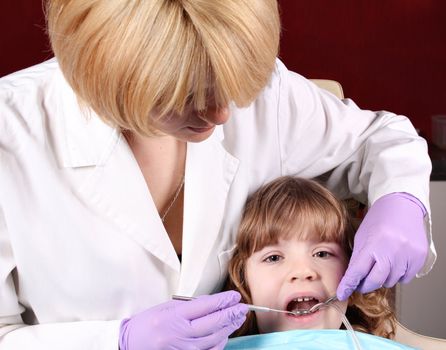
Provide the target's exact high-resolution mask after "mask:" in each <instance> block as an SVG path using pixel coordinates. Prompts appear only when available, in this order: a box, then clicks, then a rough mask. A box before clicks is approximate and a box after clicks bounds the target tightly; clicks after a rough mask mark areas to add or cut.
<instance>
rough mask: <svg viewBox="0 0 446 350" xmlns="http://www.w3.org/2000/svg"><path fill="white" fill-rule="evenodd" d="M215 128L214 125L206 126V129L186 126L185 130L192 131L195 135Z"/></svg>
mask: <svg viewBox="0 0 446 350" xmlns="http://www.w3.org/2000/svg"><path fill="white" fill-rule="evenodd" d="M214 127H215V125H210V126H206V127H193V126H188V127H187V128H188V129H189V130H192V131H193V132H195V133H197V134H202V133H205V132H208V131H210V130H212V129H213V128H214Z"/></svg>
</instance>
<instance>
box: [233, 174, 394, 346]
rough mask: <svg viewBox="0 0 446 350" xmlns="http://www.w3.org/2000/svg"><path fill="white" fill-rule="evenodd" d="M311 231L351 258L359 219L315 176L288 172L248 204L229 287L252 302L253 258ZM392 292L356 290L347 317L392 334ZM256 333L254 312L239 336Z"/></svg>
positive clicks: (362, 326) (366, 327) (355, 324)
mask: <svg viewBox="0 0 446 350" xmlns="http://www.w3.org/2000/svg"><path fill="white" fill-rule="evenodd" d="M296 228H300V229H298V230H296ZM308 234H311V235H314V234H317V235H318V237H319V238H320V239H321V240H322V241H330V242H336V243H338V244H339V245H340V246H341V247H343V249H344V252H345V254H346V256H348V257H350V256H351V253H352V247H353V238H354V234H355V223H354V219H353V218H352V217H351V216H350V215H349V213H348V210H347V207H346V206H345V205H344V203H342V202H341V201H339V200H338V199H337V198H336V197H335V196H334V195H333V194H332V193H331V192H330V191H329V190H327V189H326V188H325V187H323V186H322V185H320V184H318V183H317V182H315V181H313V180H308V179H302V178H294V177H290V176H285V177H281V178H278V179H276V180H274V181H272V182H270V183H269V184H267V185H265V186H263V187H261V188H260V189H258V190H257V191H256V192H255V193H253V194H252V195H251V196H250V197H249V198H248V200H247V202H246V205H245V209H244V212H243V216H242V220H241V223H240V227H239V231H238V235H237V241H236V249H235V251H234V255H233V257H232V259H231V261H230V262H229V280H228V285H227V289H236V290H238V291H239V292H240V294H241V295H242V301H243V302H246V303H248V304H251V303H252V300H251V295H250V290H249V286H248V284H247V281H246V279H245V269H246V261H247V260H248V258H249V257H250V256H251V255H252V254H253V253H254V252H256V251H259V250H261V249H262V248H264V247H265V246H267V245H270V244H275V243H277V242H278V241H279V239H290V238H299V239H303V240H305V239H308V238H310V237H308ZM389 296H390V291H389V290H387V289H385V288H381V289H379V290H377V291H375V292H372V293H368V294H366V295H361V294H359V293H354V294H353V295H352V297H351V298H350V299H349V306H348V308H347V317H348V318H349V321H350V322H351V323H352V325H353V327H354V328H355V329H357V330H361V331H363V332H367V333H372V334H375V335H379V336H382V337H386V338H391V337H393V336H394V333H395V315H394V312H393V311H392V309H391V307H390V303H389ZM256 333H258V330H257V326H256V320H255V315H254V314H252V313H250V314H249V315H248V317H247V320H246V321H245V323H244V324H243V326H242V327H241V328H240V329H239V330H238V331H237V332H236V333H235V335H247V334H256Z"/></svg>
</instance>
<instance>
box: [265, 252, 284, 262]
mask: <svg viewBox="0 0 446 350" xmlns="http://www.w3.org/2000/svg"><path fill="white" fill-rule="evenodd" d="M281 259H282V257H281V256H280V255H277V254H273V255H270V256H268V257H267V258H266V259H265V260H263V261H265V262H268V263H275V262H278V261H280V260H281Z"/></svg>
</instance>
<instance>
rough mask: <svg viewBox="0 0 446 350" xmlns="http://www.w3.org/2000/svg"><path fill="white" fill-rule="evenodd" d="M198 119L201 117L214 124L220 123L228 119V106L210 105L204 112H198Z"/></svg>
mask: <svg viewBox="0 0 446 350" xmlns="http://www.w3.org/2000/svg"><path fill="white" fill-rule="evenodd" d="M199 117H200V119H203V120H204V121H206V122H208V123H210V124H214V125H221V124H224V123H226V122H227V121H228V119H229V117H230V115H229V108H228V107H212V108H208V109H207V110H206V112H203V113H200V114H199Z"/></svg>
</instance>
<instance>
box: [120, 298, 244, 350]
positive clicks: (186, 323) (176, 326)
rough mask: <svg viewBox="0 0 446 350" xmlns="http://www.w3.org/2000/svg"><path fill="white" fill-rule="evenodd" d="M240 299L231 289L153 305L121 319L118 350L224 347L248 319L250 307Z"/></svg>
mask: <svg viewBox="0 0 446 350" xmlns="http://www.w3.org/2000/svg"><path fill="white" fill-rule="evenodd" d="M239 301H240V294H239V293H238V292H235V291H229V292H223V293H218V294H213V295H203V296H200V297H197V298H196V299H193V300H191V301H178V300H172V301H168V302H166V303H164V304H160V305H157V306H154V307H152V308H150V309H147V310H145V311H143V312H141V313H139V314H136V315H135V316H133V317H131V318H129V319H125V320H123V321H122V323H121V328H120V332H119V349H120V350H149V349H182V350H187V349H194V350H199V349H223V348H224V347H225V345H226V343H227V341H228V336H229V335H230V334H231V333H233V332H234V331H235V330H236V329H238V328H240V326H241V325H242V324H243V322H244V321H245V319H246V314H247V312H248V307H247V306H246V305H245V304H240V303H239Z"/></svg>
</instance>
